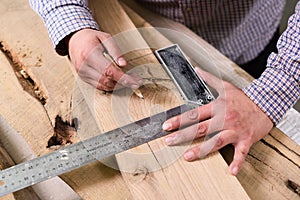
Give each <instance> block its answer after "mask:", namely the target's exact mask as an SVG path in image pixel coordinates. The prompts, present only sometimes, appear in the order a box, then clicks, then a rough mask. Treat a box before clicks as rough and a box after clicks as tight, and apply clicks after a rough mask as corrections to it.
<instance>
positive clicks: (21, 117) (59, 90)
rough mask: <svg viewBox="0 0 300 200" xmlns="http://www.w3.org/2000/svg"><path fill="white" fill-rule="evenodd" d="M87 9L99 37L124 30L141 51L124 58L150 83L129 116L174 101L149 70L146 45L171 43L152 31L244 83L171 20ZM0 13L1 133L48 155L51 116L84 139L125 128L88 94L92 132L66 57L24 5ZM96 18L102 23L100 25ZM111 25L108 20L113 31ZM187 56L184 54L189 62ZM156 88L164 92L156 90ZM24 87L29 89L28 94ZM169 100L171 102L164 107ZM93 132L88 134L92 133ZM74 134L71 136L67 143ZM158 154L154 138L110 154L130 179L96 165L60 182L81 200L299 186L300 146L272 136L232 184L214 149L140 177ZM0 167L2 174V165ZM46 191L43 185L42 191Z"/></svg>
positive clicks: (285, 190)
mask: <svg viewBox="0 0 300 200" xmlns="http://www.w3.org/2000/svg"><path fill="white" fill-rule="evenodd" d="M90 3H91V5H90V6H91V8H92V10H93V12H94V13H98V14H97V15H96V16H95V18H96V19H97V20H98V22H99V24H100V26H101V28H103V30H107V31H109V32H110V33H112V34H113V35H115V34H118V33H120V32H122V31H125V30H133V31H132V34H130V37H133V38H132V40H133V39H134V40H137V41H138V43H136V45H140V46H144V47H145V49H143V50H138V51H133V52H129V53H128V54H126V55H125V56H126V57H127V58H128V61H129V68H128V70H129V69H130V68H134V67H135V66H137V65H138V66H144V68H143V69H142V70H140V71H138V72H139V73H141V75H143V76H144V78H145V79H147V80H150V81H149V82H148V84H147V85H145V87H143V88H142V92H143V94H144V95H145V97H146V98H145V99H146V101H143V102H142V101H140V100H139V99H136V98H131V99H130V102H132V104H130V106H131V107H130V106H129V107H130V108H131V109H130V115H131V116H132V117H133V119H135V120H136V119H139V118H142V117H145V116H149V113H151V112H150V111H149V108H151V107H153V106H155V105H157V104H158V105H160V106H161V107H159V109H161V108H162V107H163V108H164V109H167V108H170V107H173V106H175V105H177V104H178V103H180V102H181V101H180V99H179V98H178V97H177V96H176V90H175V89H174V88H175V87H174V85H173V84H172V83H171V82H170V81H169V79H168V77H167V76H166V74H165V73H164V72H163V71H162V70H161V69H160V68H158V67H157V65H151V66H149V62H150V61H151V63H154V64H155V63H156V64H157V60H155V57H154V56H153V54H152V51H151V49H149V46H152V45H153V44H160V45H167V44H168V43H169V42H170V41H171V42H176V41H172V38H165V37H163V36H162V34H160V33H159V32H155V31H153V30H152V29H151V26H160V27H167V28H171V29H173V30H180V32H184V34H186V35H188V36H189V37H192V38H193V40H194V41H196V42H197V43H198V44H199V45H200V46H201V47H202V48H203V49H205V51H206V52H209V55H210V59H212V61H213V62H214V63H217V64H218V66H220V72H221V73H222V77H224V79H226V80H229V81H231V82H233V83H235V84H236V85H238V86H240V87H241V85H239V84H245V83H246V82H247V83H248V81H250V80H251V77H249V76H247V74H245V72H243V71H242V70H241V69H239V68H238V67H237V66H236V65H235V64H234V63H232V62H231V61H230V60H228V59H227V58H225V57H224V56H223V55H222V54H220V53H219V52H218V51H217V50H215V49H214V48H213V47H211V46H210V45H208V44H207V43H206V42H205V41H203V40H202V39H201V38H199V37H198V36H196V35H195V34H193V33H192V32H191V31H190V30H188V29H186V27H184V26H182V25H180V24H177V23H173V22H170V21H168V20H166V19H164V18H162V17H160V16H157V15H155V14H153V13H150V12H148V11H145V10H143V11H142V10H140V7H139V6H137V5H133V4H131V5H133V8H134V10H135V11H136V12H138V13H139V14H141V15H142V17H143V18H144V19H146V20H147V21H145V20H144V19H143V18H141V17H139V16H138V15H137V14H136V13H135V12H133V11H132V10H130V9H128V8H126V7H125V10H126V13H125V12H124V10H123V9H122V7H120V5H119V4H118V2H117V1H104V0H103V1H90ZM99 3H100V4H101V7H100V6H99ZM131 3H132V2H131ZM0 11H1V14H0V26H1V29H0V41H1V42H2V44H3V45H4V47H5V48H6V49H7V50H8V51H9V52H12V55H13V56H12V58H13V59H10V58H7V57H5V56H4V55H5V54H6V55H7V52H6V53H5V54H1V55H0V59H1V62H0V64H1V66H0V77H1V78H0V93H1V94H5V95H1V96H0V114H1V116H2V117H3V118H5V120H6V122H7V126H11V127H12V128H13V129H14V130H16V132H17V133H18V134H20V135H21V136H22V137H23V138H24V140H25V141H26V142H27V143H28V144H29V146H30V147H31V150H32V151H33V152H34V153H35V154H36V155H42V154H45V153H47V152H49V151H52V150H51V149H47V148H45V147H46V145H47V141H48V139H49V138H50V137H51V136H52V135H53V128H54V125H55V118H56V116H57V115H60V116H62V118H63V119H64V120H67V121H71V120H72V118H73V117H75V116H76V115H79V117H80V118H79V120H81V130H89V131H90V133H98V132H97V131H98V129H100V130H101V132H104V131H107V130H110V129H112V128H116V127H118V126H119V123H126V121H125V122H123V121H121V122H115V119H114V116H113V115H112V111H111V107H110V105H111V102H112V96H113V95H109V94H103V93H101V92H95V91H91V92H92V93H89V92H90V91H88V90H86V94H87V95H88V97H91V95H90V96H89V94H92V95H93V97H95V99H96V101H93V100H92V102H93V105H92V106H94V107H93V108H95V111H97V112H96V113H97V117H98V118H100V119H101V120H99V122H98V125H99V126H98V127H96V128H95V127H94V126H93V123H92V122H91V121H92V119H91V116H90V115H89V109H88V108H87V107H86V105H85V104H84V100H83V99H82V96H80V95H81V94H80V88H78V85H77V84H74V80H75V79H76V76H75V75H74V73H72V71H73V67H72V66H71V65H70V63H69V61H68V60H67V59H66V58H65V57H59V56H57V55H56V54H55V52H54V51H53V47H52V45H51V44H50V42H49V39H48V36H47V33H46V30H45V28H44V27H43V24H42V22H41V20H40V18H39V17H38V16H37V15H36V14H35V13H34V12H33V11H32V10H31V9H30V8H29V6H28V2H27V1H26V2H25V1H23V0H18V1H13V2H11V1H7V0H5V1H3V2H1V4H0ZM101 15H102V16H101ZM103 15H104V16H105V17H104V16H103ZM104 18H105V19H106V20H103V19H104ZM7 19H9V20H7ZM113 22H117V23H118V26H116V25H115V24H114V23H113ZM148 22H150V23H151V25H150V24H149V23H148ZM135 27H150V29H151V31H142V32H140V33H138V32H136V31H135ZM150 29H149V30H150ZM153 34H154V35H153ZM173 39H174V38H173ZM121 41H123V40H121ZM125 44H126V40H125ZM131 48H134V46H132V47H131ZM2 49H3V48H2ZM190 56H191V57H193V55H190ZM9 61H10V62H9ZM15 61H17V62H15ZM196 62H197V63H199V64H203V67H204V68H205V67H209V63H211V62H207V60H206V59H205V57H202V58H201V59H200V60H196ZM153 66H156V67H153ZM20 67H21V69H23V70H24V71H25V72H26V73H27V74H28V75H29V77H30V80H29V79H28V77H27V76H25V77H27V78H25V79H24V75H22V73H23V72H24V71H22V73H20ZM145 69H146V70H145ZM23 74H24V73H23ZM22 76H23V78H22ZM153 77H154V78H153ZM153 80H154V81H157V82H156V84H153V83H152V82H153ZM28 81H29V82H30V83H32V82H33V83H34V86H33V87H32V86H30V85H29V86H28V85H26V84H24V82H25V83H26V82H28ZM161 85H164V86H166V87H161ZM24 88H25V89H28V92H26V90H25V89H24ZM168 88H171V89H172V90H170V89H168ZM173 89H174V90H173ZM36 94H38V98H36ZM41 96H42V97H43V98H44V99H46V104H44V103H43V101H41V100H40V99H41V98H40V97H41ZM170 99H172V101H171V102H170ZM95 105H96V106H95ZM74 107H75V108H74ZM156 111H157V110H154V111H152V112H156ZM83 119H85V120H83ZM89 120H90V121H89ZM93 128H95V129H94V130H93ZM2 130H4V131H5V130H8V129H2ZM83 137H84V136H82V135H80V136H78V135H77V137H76V138H75V139H74V141H77V140H80V139H82V138H83ZM162 147H164V143H163V142H162V140H158V141H154V142H151V143H149V144H145V145H142V146H141V147H139V148H136V149H134V150H133V152H132V151H129V152H127V153H124V154H120V155H117V157H116V160H117V162H118V164H119V166H120V167H124V166H125V167H126V166H128V165H129V166H130V168H129V169H130V170H134V173H127V172H126V171H122V172H121V173H120V171H118V170H115V169H113V168H110V167H107V166H106V165H104V164H103V163H100V162H95V163H91V164H89V165H86V166H84V167H81V168H80V169H77V170H73V171H72V172H69V173H66V174H64V175H62V176H61V178H62V179H63V180H64V181H65V182H66V183H67V185H69V186H71V188H72V189H73V190H74V192H75V193H77V194H79V195H80V197H81V198H83V199H88V200H89V199H184V198H185V199H199V198H200V199H212V198H213V199H247V198H248V196H247V195H246V193H247V194H248V195H249V197H250V198H251V199H270V198H275V199H276V198H277V199H293V198H294V199H296V198H298V196H297V194H296V193H295V192H293V191H292V190H291V189H290V186H291V184H289V183H291V182H289V180H290V181H293V182H295V183H296V184H299V182H297V181H299V180H300V174H299V165H300V161H299V153H300V150H299V146H298V145H296V144H295V143H294V142H293V141H291V140H290V139H289V138H288V137H286V136H285V135H284V134H282V133H281V132H280V131H278V130H277V129H274V130H273V131H272V132H271V134H269V135H268V136H266V137H265V138H264V139H263V140H261V141H260V142H258V143H257V144H256V145H254V146H253V147H252V149H251V151H250V153H249V155H248V156H247V159H246V163H245V164H244V167H243V169H242V171H241V173H240V174H239V175H238V176H237V179H236V178H235V177H233V176H231V175H229V174H228V172H227V165H226V162H225V161H224V158H225V160H226V161H227V162H230V159H231V157H232V152H230V150H231V149H230V147H228V148H224V149H223V151H222V152H221V153H222V155H223V157H222V156H221V154H219V153H215V154H213V155H211V156H209V157H208V158H206V159H204V160H202V161H197V162H193V163H187V162H185V161H183V160H182V159H181V158H180V159H178V160H176V162H174V163H172V164H171V165H169V166H168V167H165V168H158V170H157V171H150V172H149V171H147V169H148V168H149V169H151V168H150V167H153V166H154V167H157V165H159V164H161V163H162V162H163V159H161V160H157V155H156V154H155V153H153V152H155V150H157V149H159V148H162ZM15 148H16V149H17V148H18V147H15ZM6 150H7V149H3V148H2V151H1V152H2V153H3V160H4V159H5V160H8V161H10V162H9V163H10V164H12V161H11V160H10V159H9V155H7V154H6V152H5V151H6ZM137 152H139V153H143V154H147V155H150V156H149V157H147V159H146V160H142V161H143V162H146V163H147V164H148V165H147V164H144V163H142V164H141V160H133V161H131V160H130V161H131V162H130V163H129V162H128V159H130V158H131V157H132V156H128V154H129V155H130V153H137ZM170 155H171V154H170ZM109 161H111V160H109ZM135 164H139V165H135ZM1 166H3V167H7V164H6V165H4V164H3V165H1ZM287 169H288V170H287ZM51 189H52V188H49V190H51ZM26 191H27V192H26ZM245 192H246V193H245ZM30 193H32V190H30V189H29V192H28V189H26V190H25V192H24V193H23V194H21V195H7V196H5V197H2V198H0V199H26V198H27V199H33V198H36V196H32V194H30Z"/></svg>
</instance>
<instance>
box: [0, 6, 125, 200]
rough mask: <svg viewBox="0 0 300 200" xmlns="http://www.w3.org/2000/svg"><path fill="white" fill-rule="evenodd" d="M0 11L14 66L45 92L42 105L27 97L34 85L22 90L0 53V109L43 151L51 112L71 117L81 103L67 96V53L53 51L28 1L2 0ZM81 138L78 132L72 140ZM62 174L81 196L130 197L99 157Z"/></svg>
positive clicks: (1, 33) (1, 36)
mask: <svg viewBox="0 0 300 200" xmlns="http://www.w3.org/2000/svg"><path fill="white" fill-rule="evenodd" d="M0 10H1V14H0V25H1V30H0V41H2V42H4V43H5V47H6V49H8V50H9V51H10V52H13V53H12V54H13V55H14V56H13V58H14V59H16V60H18V61H19V62H18V63H19V64H21V65H19V66H22V67H24V71H25V72H26V73H25V76H26V75H29V77H30V78H31V79H32V80H33V82H34V83H37V85H38V86H39V87H38V88H39V89H41V90H42V91H44V94H46V95H45V96H46V97H47V100H46V104H42V103H41V102H40V101H39V100H37V99H36V98H35V97H34V96H32V94H34V91H35V90H33V93H28V92H26V91H25V90H24V89H23V87H22V85H23V82H22V81H24V79H21V81H19V80H20V79H18V78H19V77H21V78H22V74H21V73H20V71H18V70H16V68H14V67H13V65H11V64H9V63H8V61H7V58H5V57H4V55H3V54H2V53H1V55H0V56H1V62H0V63H1V64H0V65H1V69H0V77H1V78H0V83H1V86H0V92H1V94H2V95H1V97H0V105H1V108H0V113H1V115H2V116H3V117H4V118H5V119H6V120H7V121H8V123H9V124H10V125H11V126H12V127H13V128H14V129H16V130H17V131H18V132H19V133H20V134H21V135H22V136H23V137H24V138H25V140H26V141H27V142H28V144H29V146H30V147H31V148H32V150H33V151H34V152H35V154H37V155H42V154H45V153H47V152H49V151H52V150H53V149H47V148H46V146H47V141H48V140H49V138H50V137H51V136H52V135H53V128H54V125H55V118H56V116H57V115H61V116H62V118H63V119H64V120H68V121H70V119H72V118H73V116H72V112H73V109H74V108H72V102H73V101H79V104H80V102H83V101H82V100H80V99H79V98H77V99H75V100H74V99H72V95H73V92H74V91H73V90H74V80H75V77H74V76H73V75H72V72H71V69H70V66H71V65H70V63H69V61H68V60H67V58H66V57H59V56H58V55H57V54H56V53H55V52H54V50H53V46H52V44H50V41H49V37H48V34H47V31H46V29H45V27H44V25H43V23H42V21H41V19H40V18H39V17H38V16H37V15H36V14H35V13H34V12H33V11H32V10H31V8H30V7H29V4H28V2H26V3H24V1H22V0H18V1H14V2H10V1H3V2H1V4H0ZM4 43H2V44H4ZM3 63H8V64H3ZM12 64H13V63H12ZM23 78H24V77H23ZM25 81H26V80H25ZM27 81H28V79H27ZM20 83H21V84H20ZM77 106H78V107H79V105H77ZM83 107H84V106H83ZM81 116H82V115H81ZM79 120H81V119H79ZM80 139H81V137H80V136H78V137H77V138H75V141H77V140H80ZM78 171H79V172H80V176H78V174H79V173H78ZM62 178H63V179H64V180H65V181H66V182H67V183H68V184H69V185H70V186H71V187H72V188H74V189H75V190H76V192H77V193H78V194H79V195H80V196H81V197H82V198H84V199H99V198H100V197H101V198H105V199H122V198H128V199H130V193H129V190H128V189H127V187H126V185H125V182H124V181H123V179H122V177H121V175H120V173H119V172H118V171H116V170H113V169H110V168H108V167H106V166H105V165H104V164H102V163H99V162H96V163H93V164H91V165H88V166H86V167H84V168H82V169H80V170H77V171H73V172H70V173H67V174H64V175H63V176H62ZM117 191H122V192H117Z"/></svg>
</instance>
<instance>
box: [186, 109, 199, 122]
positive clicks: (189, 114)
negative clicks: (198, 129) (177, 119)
mask: <svg viewBox="0 0 300 200" xmlns="http://www.w3.org/2000/svg"><path fill="white" fill-rule="evenodd" d="M187 117H188V119H191V120H195V119H197V118H198V112H197V110H190V111H188V112H187Z"/></svg>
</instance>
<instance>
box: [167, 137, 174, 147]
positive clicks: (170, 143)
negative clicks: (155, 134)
mask: <svg viewBox="0 0 300 200" xmlns="http://www.w3.org/2000/svg"><path fill="white" fill-rule="evenodd" d="M165 141H166V144H167V145H172V144H173V137H167V138H166V140H165Z"/></svg>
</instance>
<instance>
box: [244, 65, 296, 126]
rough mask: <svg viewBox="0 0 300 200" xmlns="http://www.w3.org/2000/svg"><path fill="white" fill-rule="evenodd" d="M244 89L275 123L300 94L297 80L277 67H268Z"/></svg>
mask: <svg viewBox="0 0 300 200" xmlns="http://www.w3.org/2000/svg"><path fill="white" fill-rule="evenodd" d="M243 91H244V93H245V94H246V95H247V96H248V97H249V98H250V99H251V100H252V101H253V102H254V103H255V104H256V105H257V106H258V107H259V108H260V109H261V110H262V111H263V112H265V113H266V114H267V115H268V116H269V118H270V119H271V120H272V121H273V123H274V124H275V125H276V124H277V123H278V122H280V120H281V119H282V117H283V116H284V115H285V113H286V112H287V111H288V110H289V109H290V108H291V107H292V106H293V105H294V104H295V102H296V101H297V99H298V97H299V95H300V94H299V93H300V88H299V85H298V83H297V81H296V80H295V79H294V78H293V77H292V76H290V75H288V74H286V73H284V72H283V71H282V70H280V69H276V68H267V69H266V70H265V71H264V73H263V74H262V75H261V77H260V78H259V79H256V80H254V81H253V82H252V83H251V84H250V85H249V86H248V87H246V88H244V89H243Z"/></svg>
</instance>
